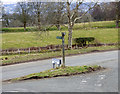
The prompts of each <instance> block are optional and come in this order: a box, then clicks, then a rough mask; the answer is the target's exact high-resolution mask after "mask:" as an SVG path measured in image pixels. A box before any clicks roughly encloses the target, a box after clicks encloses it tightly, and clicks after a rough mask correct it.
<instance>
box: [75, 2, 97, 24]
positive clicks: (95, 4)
mask: <svg viewBox="0 0 120 94" xmlns="http://www.w3.org/2000/svg"><path fill="white" fill-rule="evenodd" d="M97 3H98V2H96V3H95V4H94V6H93V7H90V8H89V9H88V10H87V11H86V12H85V13H84V14H83V15H82V16H80V17H77V18H75V20H74V22H73V23H75V22H76V21H77V20H78V19H81V18H82V17H83V16H85V15H86V14H87V13H88V11H90V10H91V9H92V8H94V7H95V6H96V5H97Z"/></svg>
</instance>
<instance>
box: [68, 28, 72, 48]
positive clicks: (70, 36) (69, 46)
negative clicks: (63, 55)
mask: <svg viewBox="0 0 120 94" xmlns="http://www.w3.org/2000/svg"><path fill="white" fill-rule="evenodd" d="M68 31H69V33H68V48H69V49H72V26H69V27H68Z"/></svg>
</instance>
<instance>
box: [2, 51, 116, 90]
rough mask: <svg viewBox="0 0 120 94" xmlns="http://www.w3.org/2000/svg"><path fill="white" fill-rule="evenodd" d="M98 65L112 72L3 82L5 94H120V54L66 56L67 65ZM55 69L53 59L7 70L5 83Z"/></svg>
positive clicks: (5, 69)
mask: <svg viewBox="0 0 120 94" xmlns="http://www.w3.org/2000/svg"><path fill="white" fill-rule="evenodd" d="M88 64H97V65H101V66H104V67H106V68H108V69H106V70H104V71H99V72H95V73H90V74H84V75H77V76H69V77H58V78H50V79H43V80H28V81H22V82H17V83H3V89H2V91H3V92H118V51H109V52H100V53H92V54H84V55H77V56H71V57H66V65H71V66H75V65H88ZM51 67H52V64H51V60H42V61H37V62H31V63H25V64H17V65H10V66H4V67H3V80H4V79H9V78H14V77H19V76H23V75H26V74H29V73H34V72H40V71H43V70H46V69H49V68H51Z"/></svg>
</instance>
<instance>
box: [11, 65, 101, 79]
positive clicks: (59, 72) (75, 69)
mask: <svg viewBox="0 0 120 94" xmlns="http://www.w3.org/2000/svg"><path fill="white" fill-rule="evenodd" d="M100 69H102V67H100V66H98V65H92V66H86V65H85V66H66V67H65V68H62V67H60V68H56V69H49V70H46V71H43V72H40V73H33V74H29V75H26V76H23V77H19V78H14V79H11V80H9V81H21V80H28V79H41V78H42V79H43V78H51V77H58V76H69V75H76V74H81V73H88V72H92V71H96V70H100Z"/></svg>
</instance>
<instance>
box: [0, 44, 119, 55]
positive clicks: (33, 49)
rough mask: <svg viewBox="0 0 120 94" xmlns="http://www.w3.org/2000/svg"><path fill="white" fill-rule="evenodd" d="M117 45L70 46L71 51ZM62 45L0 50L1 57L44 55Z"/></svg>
mask: <svg viewBox="0 0 120 94" xmlns="http://www.w3.org/2000/svg"><path fill="white" fill-rule="evenodd" d="M112 45H118V43H108V44H87V45H86V46H82V45H80V44H74V45H72V49H81V48H84V47H96V46H112ZM61 49H62V45H48V46H45V47H29V48H19V49H5V50H1V54H2V55H11V54H27V53H45V52H51V51H60V50H61ZM68 49H69V48H68V45H65V50H68Z"/></svg>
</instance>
